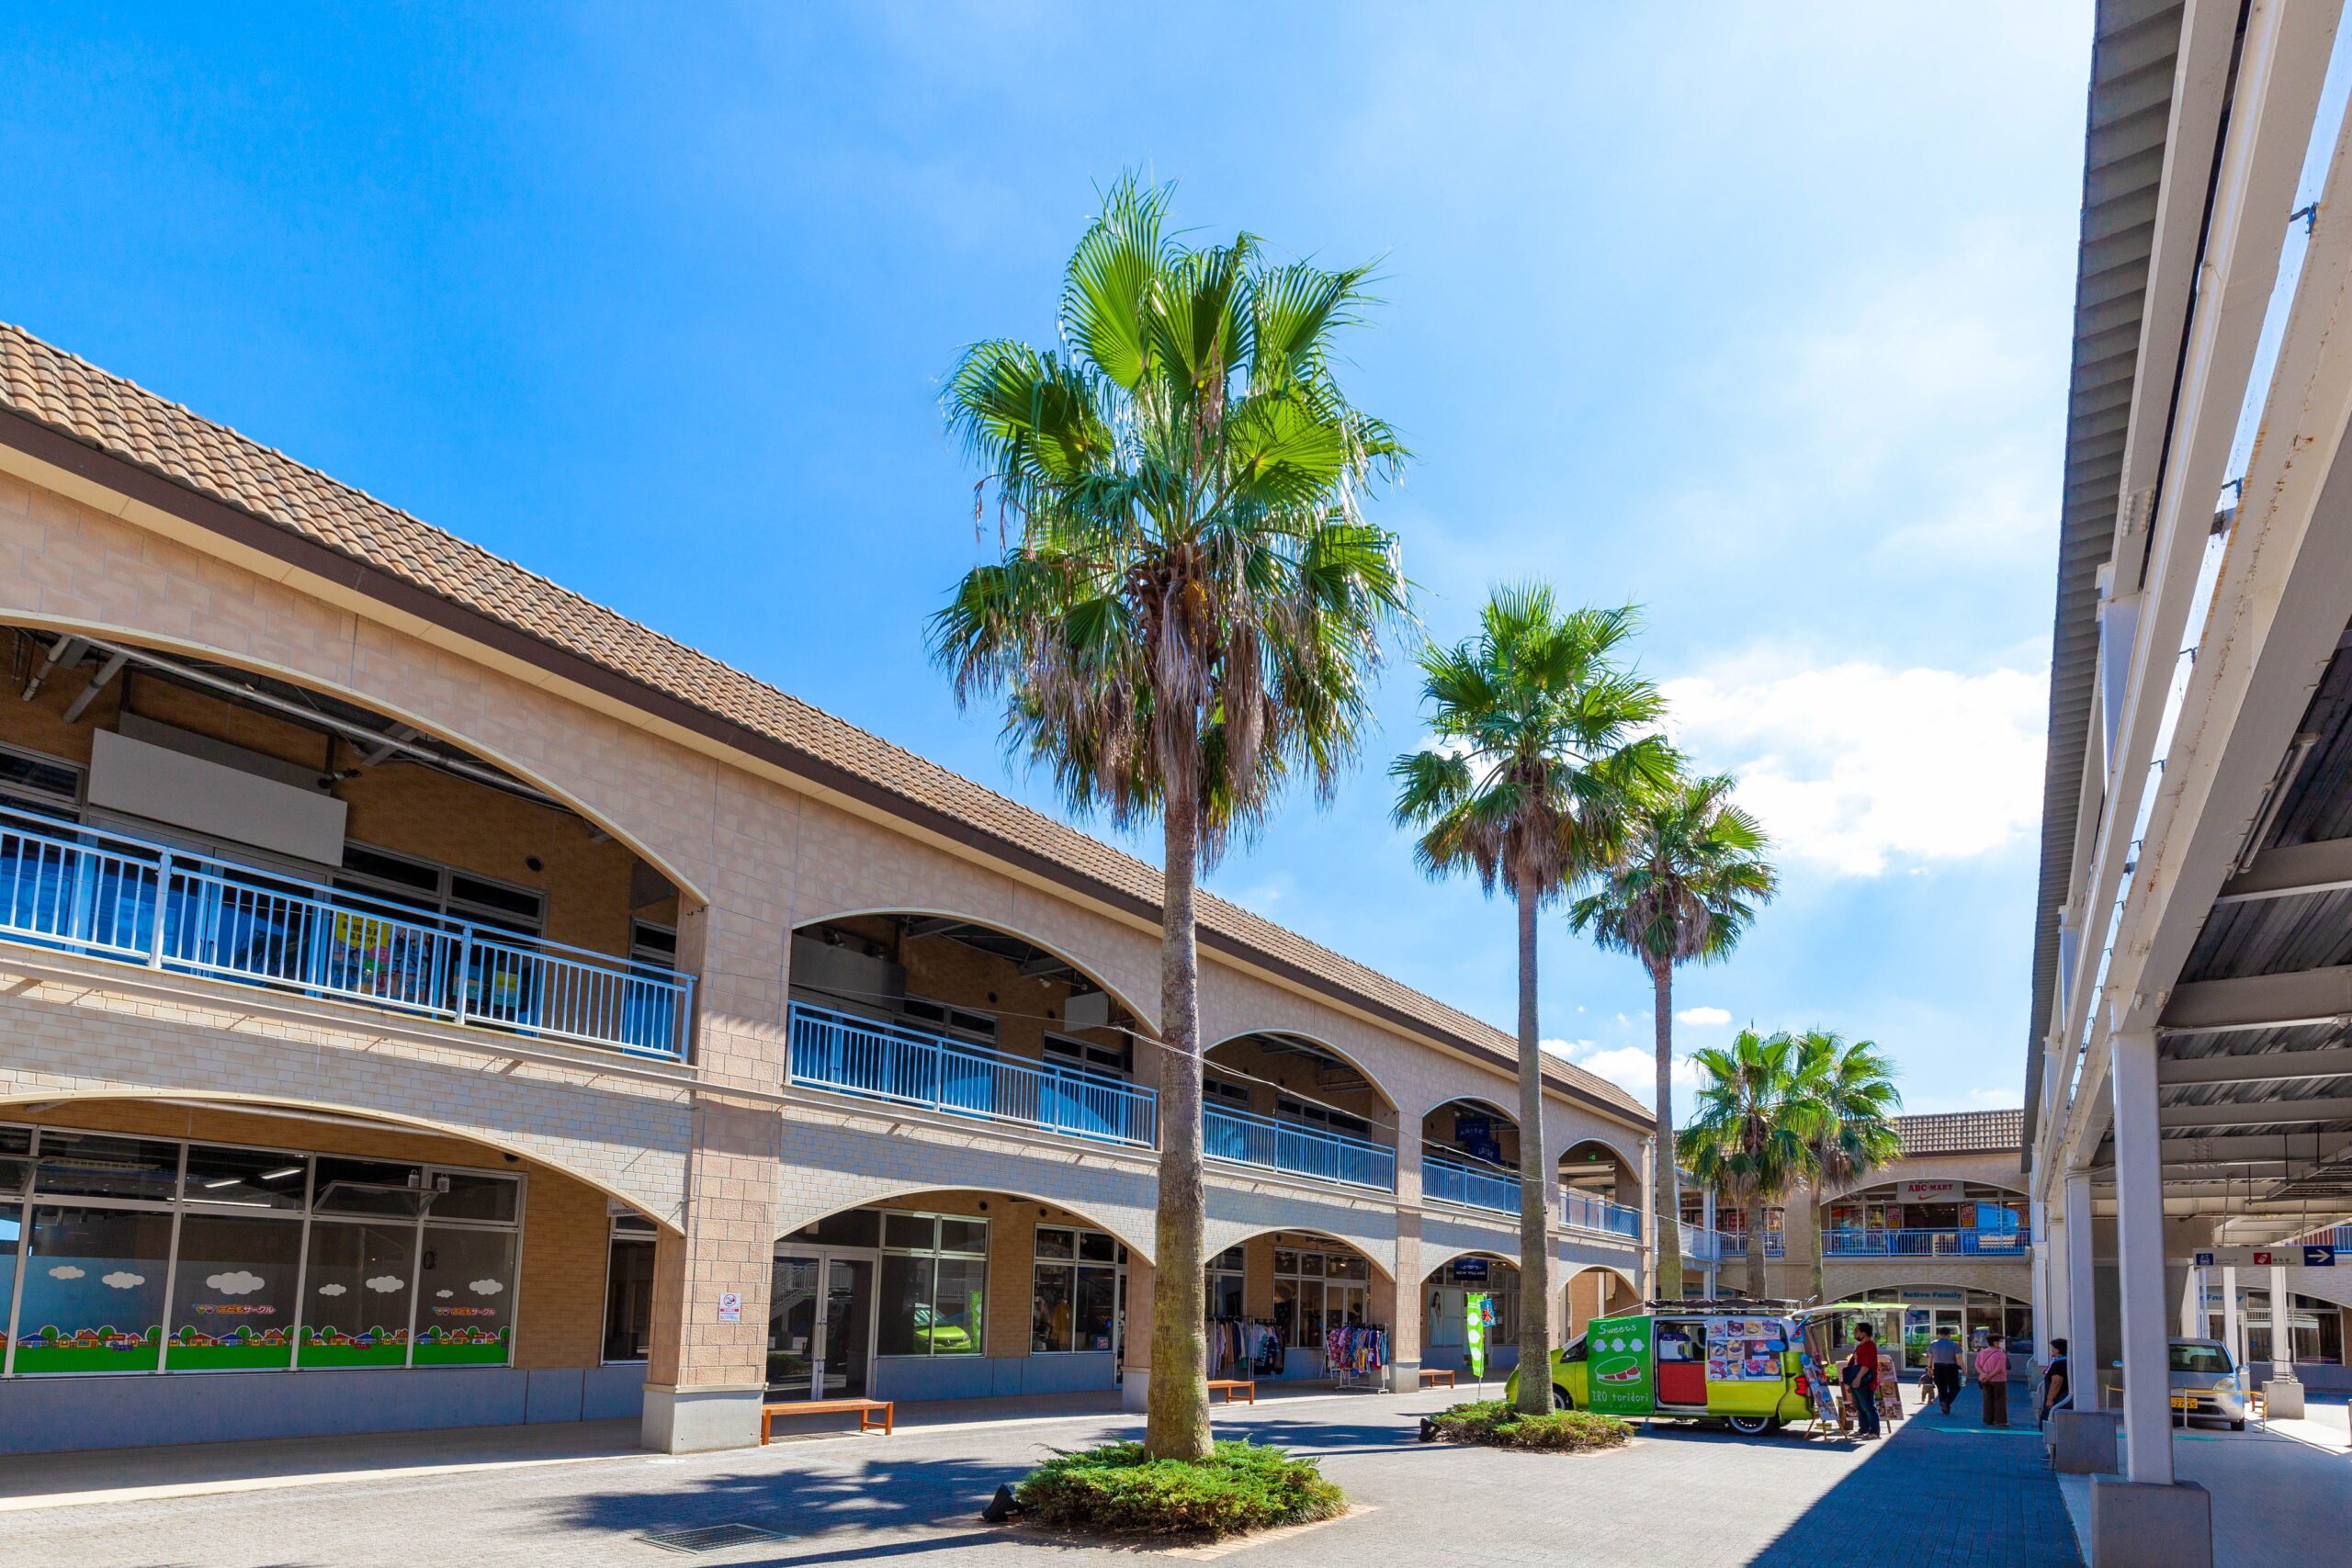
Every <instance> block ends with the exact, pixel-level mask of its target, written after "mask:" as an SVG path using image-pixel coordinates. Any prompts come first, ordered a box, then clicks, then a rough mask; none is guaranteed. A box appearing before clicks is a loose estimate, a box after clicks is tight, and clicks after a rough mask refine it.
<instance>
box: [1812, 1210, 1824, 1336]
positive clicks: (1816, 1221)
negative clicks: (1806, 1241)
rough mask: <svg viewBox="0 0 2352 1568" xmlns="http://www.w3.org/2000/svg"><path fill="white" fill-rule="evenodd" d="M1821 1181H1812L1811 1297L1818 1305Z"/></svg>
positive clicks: (1821, 1298)
mask: <svg viewBox="0 0 2352 1568" xmlns="http://www.w3.org/2000/svg"><path fill="white" fill-rule="evenodd" d="M1821 1254H1822V1235H1821V1183H1820V1181H1819V1180H1818V1179H1815V1182H1814V1183H1813V1299H1814V1302H1815V1304H1816V1305H1818V1304H1819V1303H1821V1302H1822V1301H1823V1300H1824V1299H1825V1298H1824V1297H1823V1295H1822V1291H1821Z"/></svg>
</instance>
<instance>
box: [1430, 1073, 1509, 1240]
mask: <svg viewBox="0 0 2352 1568" xmlns="http://www.w3.org/2000/svg"><path fill="white" fill-rule="evenodd" d="M1421 1196H1422V1197H1423V1198H1425V1199H1427V1200H1429V1201H1432V1202H1439V1203H1459V1204H1462V1205H1464V1206H1465V1207H1467V1208H1473V1209H1486V1210H1489V1211H1492V1212H1494V1213H1505V1214H1516V1213H1519V1123H1518V1122H1517V1121H1515V1120H1514V1119H1513V1118H1512V1117H1511V1116H1510V1113H1508V1112H1507V1111H1504V1110H1503V1109H1502V1108H1501V1107H1500V1106H1498V1105H1496V1104H1494V1103H1492V1102H1491V1101H1488V1100H1468V1099H1464V1100H1447V1101H1446V1102H1445V1103H1444V1104H1442V1105H1440V1106H1438V1107H1436V1108H1435V1109H1433V1110H1432V1111H1430V1112H1429V1113H1428V1114H1427V1115H1425V1116H1423V1117H1422V1118H1421Z"/></svg>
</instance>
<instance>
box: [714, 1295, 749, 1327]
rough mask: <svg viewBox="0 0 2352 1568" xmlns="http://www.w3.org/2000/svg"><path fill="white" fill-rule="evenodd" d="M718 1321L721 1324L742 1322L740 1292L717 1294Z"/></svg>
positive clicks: (741, 1298) (741, 1296)
mask: <svg viewBox="0 0 2352 1568" xmlns="http://www.w3.org/2000/svg"><path fill="white" fill-rule="evenodd" d="M718 1321H719V1322H721V1323H741V1322H742V1321H743V1292H741V1291H721V1292H718Z"/></svg>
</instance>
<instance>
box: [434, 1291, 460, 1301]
mask: <svg viewBox="0 0 2352 1568" xmlns="http://www.w3.org/2000/svg"><path fill="white" fill-rule="evenodd" d="M457 1293H458V1292H455V1291H435V1292H433V1297H434V1300H435V1301H443V1302H446V1301H447V1300H448V1299H449V1298H450V1297H451V1296H454V1295H456V1294H457Z"/></svg>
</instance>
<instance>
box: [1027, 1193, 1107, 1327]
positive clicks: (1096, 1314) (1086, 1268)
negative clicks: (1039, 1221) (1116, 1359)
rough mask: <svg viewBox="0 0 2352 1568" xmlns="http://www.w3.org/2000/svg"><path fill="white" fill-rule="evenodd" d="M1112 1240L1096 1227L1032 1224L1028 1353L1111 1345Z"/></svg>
mask: <svg viewBox="0 0 2352 1568" xmlns="http://www.w3.org/2000/svg"><path fill="white" fill-rule="evenodd" d="M1118 1258H1119V1244H1118V1241H1117V1240H1116V1239H1115V1238H1114V1237H1113V1236H1110V1235H1104V1234H1103V1232H1101V1231H1085V1230H1075V1229H1071V1228H1069V1227H1067V1226H1061V1225H1040V1226H1039V1227H1037V1263H1036V1268H1035V1271H1034V1272H1035V1280H1034V1282H1033V1285H1032V1289H1031V1292H1030V1305H1029V1348H1030V1349H1031V1351H1032V1352H1033V1353H1046V1354H1051V1353H1057V1352H1061V1351H1069V1350H1110V1349H1114V1348H1116V1345H1115V1340H1116V1337H1117V1334H1118V1326H1117V1323H1116V1318H1117V1315H1118V1308H1117V1301H1118V1280H1119V1270H1118V1266H1117V1265H1118Z"/></svg>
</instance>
